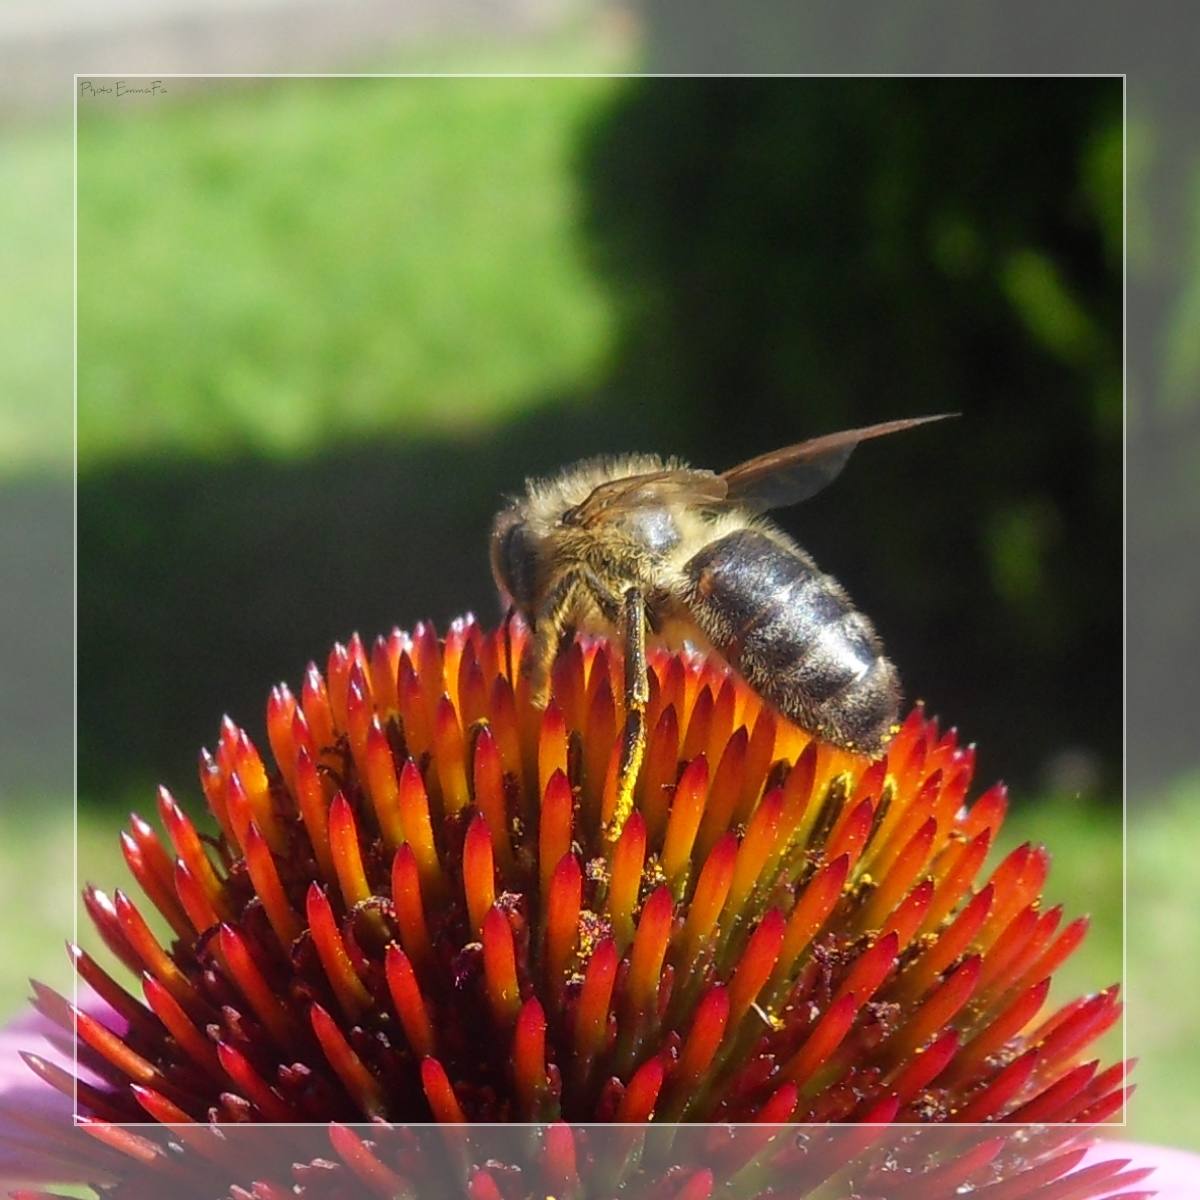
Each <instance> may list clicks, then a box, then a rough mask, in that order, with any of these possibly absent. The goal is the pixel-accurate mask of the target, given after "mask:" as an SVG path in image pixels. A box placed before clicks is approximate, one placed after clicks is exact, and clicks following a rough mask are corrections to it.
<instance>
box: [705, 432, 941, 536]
mask: <svg viewBox="0 0 1200 1200" xmlns="http://www.w3.org/2000/svg"><path fill="white" fill-rule="evenodd" d="M956 415H957V414H956V413H939V414H938V415H937V416H934V417H907V418H904V419H902V420H899V421H884V422H883V424H882V425H868V426H866V427H865V428H863V429H846V430H843V431H842V432H841V433H830V434H826V435H825V436H824V437H819V438H812V439H811V440H810V441H807V442H797V443H796V444H795V445H794V446H784V447H783V449H781V450H772V451H770V453H768V454H761V455H759V457H758V458H752V459H750V461H749V462H744V463H741V464H740V465H739V466H736V467H731V468H730V469H729V470H728V471H726V472H725V473H724V474H723V475H721V476H720V478H721V479H722V480H724V482H725V484H726V485H727V487H728V489H729V490H728V498H729V500H730V501H735V502H737V503H738V504H741V505H742V506H744V507H745V508H749V509H752V510H753V511H755V512H765V511H766V510H767V509H768V508H784V507H786V506H787V505H789V504H798V503H799V502H800V501H801V500H807V499H808V498H809V496H814V495H816V493H817V492H819V491H820V490H821V489H822V488H823V487H825V485H826V484H829V483H832V482H833V481H834V480H835V479H836V478H837V477H838V475H839V474H840V473H841V470H842V468H843V467H844V466H845V465H846V462H847V460H848V459H849V458H850V454H851V451H853V449H854V447H855V446H857V445H858V443H859V442H862V441H866V439H867V438H873V437H882V436H883V435H884V434H885V433H899V432H900V431H901V430H903V429H911V428H912V427H913V426H914V425H924V424H925V423H926V422H927V421H941V420H943V419H944V418H945V417H951V416H956Z"/></svg>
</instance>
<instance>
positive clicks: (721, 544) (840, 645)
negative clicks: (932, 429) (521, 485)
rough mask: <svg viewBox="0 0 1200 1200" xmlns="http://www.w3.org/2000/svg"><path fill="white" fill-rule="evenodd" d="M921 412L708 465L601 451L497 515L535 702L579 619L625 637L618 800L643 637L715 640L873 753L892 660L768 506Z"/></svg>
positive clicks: (739, 664)
mask: <svg viewBox="0 0 1200 1200" xmlns="http://www.w3.org/2000/svg"><path fill="white" fill-rule="evenodd" d="M946 415H949V414H942V415H941V416H934V417H914V418H909V419H905V420H898V421H887V422H885V423H883V424H881V425H870V426H867V427H866V428H863V429H850V430H846V431H844V432H842V433H833V434H829V435H827V436H825V437H818V438H813V439H811V440H809V441H806V442H800V443H798V444H796V445H793V446H786V447H784V448H783V449H781V450H772V451H771V452H770V453H768V454H763V455H761V456H759V457H758V458H752V459H750V461H749V462H744V463H742V464H741V465H740V466H736V467H732V468H731V469H730V470H728V471H724V472H722V473H720V474H717V473H716V472H713V471H705V470H698V469H696V468H694V467H689V466H687V465H686V464H684V463H682V462H678V461H676V460H674V459H667V460H666V461H663V460H661V459H659V458H656V457H653V456H649V455H628V456H625V457H621V458H613V459H596V460H591V461H586V462H582V463H578V464H576V465H575V466H571V467H567V468H565V469H564V470H563V471H561V472H560V473H559V474H558V475H557V476H556V477H554V478H552V479H545V480H529V481H528V482H527V484H526V492H525V495H524V496H522V497H520V498H518V499H516V500H514V501H513V502H512V503H511V504H510V505H509V507H507V508H505V509H504V510H502V511H501V512H500V513H499V514H498V515H497V517H496V519H495V522H494V524H493V527H492V538H491V561H492V574H493V575H494V577H495V580H496V584H497V587H498V588H499V591H500V595H501V599H502V601H503V603H504V604H505V606H506V608H507V611H508V613H509V614H510V616H511V614H512V613H513V612H517V613H520V615H521V616H522V617H523V618H524V620H525V622H526V624H527V625H528V626H529V629H530V631H531V633H532V638H531V641H530V644H529V649H528V652H527V653H528V661H527V663H526V667H525V669H526V670H527V671H528V672H529V674H530V676H531V679H532V687H533V693H534V697H535V701H536V702H538V703H541V704H544V703H545V701H546V696H547V692H548V689H549V676H550V668H551V665H552V664H553V662H554V659H555V657H556V655H557V654H558V652H559V649H560V647H561V646H562V644H563V643H564V641H566V640H567V639H569V638H570V637H572V636H573V635H574V632H575V631H576V630H579V631H583V632H588V633H605V634H608V635H609V636H614V635H615V636H616V637H617V638H619V639H620V641H622V642H623V644H624V647H625V712H626V721H625V728H624V731H623V735H622V747H621V758H620V764H619V770H618V775H617V799H616V805H615V809H614V813H613V818H612V820H611V822H610V823H609V826H608V829H607V834H608V836H609V837H610V838H615V837H617V836H618V835H619V834H620V831H621V829H622V827H623V826H624V824H625V821H626V820H627V819H628V816H629V814H630V812H631V811H632V808H633V789H634V786H635V784H636V782H637V776H638V771H639V770H640V767H641V763H642V758H643V756H644V754H645V746H646V721H645V714H646V705H647V703H648V701H649V697H650V688H649V677H648V674H647V667H646V644H647V637H648V635H654V636H656V637H657V638H659V639H661V640H662V641H664V642H665V643H666V644H667V645H669V646H679V645H681V644H682V643H684V642H688V643H690V644H691V645H693V646H695V647H696V648H697V649H700V650H702V651H708V652H711V651H715V652H716V653H717V654H719V655H720V656H721V657H722V658H723V659H724V660H725V661H726V662H727V663H729V665H730V666H731V667H733V668H734V669H735V670H736V671H737V672H738V673H739V674H740V675H741V676H742V678H743V679H744V680H745V681H746V683H747V684H749V685H750V687H751V688H753V689H754V690H755V691H756V692H757V693H758V694H759V695H760V696H762V697H763V699H765V700H767V701H769V702H770V703H771V704H772V705H774V706H775V708H777V709H778V710H779V711H780V712H781V713H782V714H783V715H784V716H785V717H787V718H788V719H789V720H791V721H793V722H795V723H796V724H797V725H799V726H800V727H801V728H803V729H805V730H806V731H808V732H810V733H812V734H814V735H816V736H818V737H820V738H822V739H824V740H825V741H828V742H832V743H834V744H835V745H838V746H842V747H845V748H846V749H849V750H853V751H857V752H860V753H863V754H868V755H872V756H878V755H879V754H880V753H881V752H882V750H883V747H884V745H885V743H886V742H887V740H888V738H889V737H890V736H891V733H892V732H893V730H894V728H895V725H896V721H897V717H898V714H899V706H900V683H899V678H898V676H897V673H896V668H895V667H894V666H893V665H892V663H891V662H890V661H889V660H888V659H887V658H886V657H885V656H884V653H883V648H882V646H881V644H880V641H879V638H878V636H877V635H876V633H875V628H874V626H873V625H872V624H871V622H870V621H869V620H868V619H867V617H865V616H864V615H863V614H862V613H860V612H859V611H858V610H857V609H856V608H855V607H854V605H853V604H852V603H851V601H850V598H849V597H848V596H847V595H846V592H845V590H844V589H843V588H842V586H841V584H839V583H838V582H837V580H835V579H834V578H832V577H831V576H829V575H826V574H824V573H822V571H821V570H820V569H819V568H818V567H817V565H816V563H814V562H813V560H812V558H810V557H809V555H808V554H807V553H805V551H804V550H802V549H801V548H800V547H799V546H798V545H796V543H795V542H793V541H792V540H791V539H790V538H789V537H788V536H787V535H786V534H785V533H784V532H783V531H782V530H781V529H780V528H779V527H778V526H777V525H775V524H774V523H773V522H771V521H770V520H769V519H768V518H766V517H764V516H762V514H763V513H764V512H766V511H767V510H768V509H772V508H781V507H785V506H787V505H791V504H796V503H798V502H799V501H801V500H805V499H807V498H808V497H809V496H812V495H814V494H815V493H817V492H819V491H820V490H821V489H822V488H823V487H825V486H826V484H828V483H830V482H832V481H833V479H834V478H836V476H837V475H838V474H839V473H840V472H841V470H842V468H843V467H844V466H845V465H846V461H847V460H848V459H849V457H850V454H851V452H852V451H853V449H854V447H855V446H857V445H858V443H859V442H861V441H865V440H867V439H868V438H875V437H881V436H883V435H884V434H889V433H898V432H900V431H901V430H905V429H911V428H912V427H913V426H915V425H922V424H924V423H926V422H928V421H937V420H941V419H942V416H946Z"/></svg>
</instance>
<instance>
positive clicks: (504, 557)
mask: <svg viewBox="0 0 1200 1200" xmlns="http://www.w3.org/2000/svg"><path fill="white" fill-rule="evenodd" d="M493 564H494V566H495V572H496V576H497V579H498V581H499V582H500V583H501V584H503V586H504V588H505V590H506V591H507V592H508V594H509V595H510V596H511V597H512V598H513V602H514V603H515V604H516V605H517V607H518V608H521V609H523V610H524V611H526V612H528V611H529V610H530V609H531V608H532V607H533V605H534V602H535V600H536V598H537V543H536V541H535V540H534V539H533V538H532V537H531V536H530V533H529V527H528V526H527V525H526V524H525V522H524V521H514V522H513V523H512V524H511V525H509V526H508V528H507V529H504V530H503V531H502V532H500V531H498V536H497V539H496V541H495V542H494V544H493Z"/></svg>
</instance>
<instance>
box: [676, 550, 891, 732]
mask: <svg viewBox="0 0 1200 1200" xmlns="http://www.w3.org/2000/svg"><path fill="white" fill-rule="evenodd" d="M684 575H685V576H686V578H687V586H688V588H689V594H688V595H687V596H686V597H684V600H685V603H686V605H687V607H688V609H689V610H690V612H691V615H692V618H693V620H694V621H695V622H696V624H697V626H699V628H700V630H701V632H702V633H703V634H704V635H705V637H707V638H708V640H709V641H710V642H711V643H712V644H713V646H714V647H716V649H717V650H719V651H720V652H721V654H722V655H723V656H724V657H725V658H726V659H727V661H728V662H729V663H730V665H731V666H733V667H735V668H736V669H737V671H738V672H739V673H740V674H741V676H742V678H743V679H745V681H746V682H747V683H748V684H749V685H750V686H751V687H752V688H753V689H754V690H755V691H756V692H758V694H759V695H760V696H762V697H764V698H765V699H767V700H769V701H770V702H771V703H772V704H774V705H775V707H776V708H778V709H779V710H780V712H782V713H783V714H784V716H786V717H788V718H789V719H790V720H792V721H794V722H795V723H796V724H797V725H799V726H801V727H802V728H803V729H806V730H809V731H810V732H812V733H815V734H818V735H819V736H821V737H822V738H824V739H825V740H826V741H829V742H833V743H835V744H836V745H839V746H844V747H846V748H848V749H852V750H858V751H862V752H865V753H868V754H877V753H879V751H880V750H881V749H882V747H883V743H884V741H885V740H886V738H887V737H888V734H889V733H890V731H891V727H892V726H893V725H894V724H895V722H896V719H897V716H898V713H899V705H900V690H899V681H898V679H897V677H896V669H895V668H894V667H893V666H892V664H891V663H890V662H888V660H887V659H886V658H884V657H883V654H882V648H881V646H880V644H879V639H878V637H876V635H875V630H874V628H873V627H872V625H871V622H870V621H868V620H867V618H866V617H864V616H863V615H862V613H860V612H858V611H856V610H855V609H854V608H853V606H852V605H851V604H850V600H849V598H848V597H847V596H846V593H845V592H844V591H843V590H842V587H841V585H840V584H839V583H838V582H837V581H836V580H835V579H833V578H831V577H830V576H828V575H824V574H822V573H821V572H820V571H819V570H818V569H817V567H816V564H815V563H813V561H812V559H810V558H809V557H808V555H806V554H805V553H804V552H803V551H801V550H799V549H797V548H794V547H791V546H789V545H787V544H786V543H784V542H782V541H776V540H775V539H773V538H771V537H769V536H768V535H767V534H766V533H764V532H762V531H761V530H759V529H739V530H736V531H735V532H733V533H728V534H726V535H724V536H723V537H720V538H718V539H717V540H716V541H713V542H710V543H709V544H708V545H707V546H705V547H704V549H703V550H701V551H700V552H699V553H698V554H696V555H694V556H693V557H692V558H691V559H689V560H688V562H687V564H686V565H685V566H684Z"/></svg>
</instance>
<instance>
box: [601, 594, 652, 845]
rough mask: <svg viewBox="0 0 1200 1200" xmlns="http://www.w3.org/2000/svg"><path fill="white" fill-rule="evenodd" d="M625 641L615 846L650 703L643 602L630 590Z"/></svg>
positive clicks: (629, 808) (611, 833)
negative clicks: (623, 703)
mask: <svg viewBox="0 0 1200 1200" xmlns="http://www.w3.org/2000/svg"><path fill="white" fill-rule="evenodd" d="M622 608H623V624H624V630H623V632H624V638H625V732H624V734H623V736H622V738H621V761H620V765H619V767H618V769H617V800H616V804H615V805H614V807H613V816H612V821H611V822H609V825H608V829H607V830H606V835H607V837H608V839H609V841H612V842H615V841H616V840H617V838H619V837H620V836H621V830H622V829H624V828H625V822H626V821H628V820H629V814H630V813H631V812H633V789H634V788H635V787H636V786H637V781H638V774H639V772H640V771H641V769H642V759H643V758H644V757H645V755H646V705H647V704H648V703H649V702H650V679H649V676H648V675H647V670H646V601H645V598H644V597H643V595H642V593H641V589H640V588H636V587H632V588H630V589H629V590H628V591H627V592H626V593H625V597H624V603H623V606H622Z"/></svg>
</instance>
